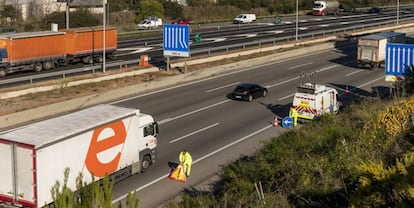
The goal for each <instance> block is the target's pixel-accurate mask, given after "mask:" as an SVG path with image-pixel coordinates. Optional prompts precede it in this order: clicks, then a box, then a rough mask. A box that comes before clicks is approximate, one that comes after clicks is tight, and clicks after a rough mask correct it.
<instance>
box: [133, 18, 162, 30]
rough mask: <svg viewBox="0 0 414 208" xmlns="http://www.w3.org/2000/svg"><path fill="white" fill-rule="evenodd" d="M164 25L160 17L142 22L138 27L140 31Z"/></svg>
mask: <svg viewBox="0 0 414 208" xmlns="http://www.w3.org/2000/svg"><path fill="white" fill-rule="evenodd" d="M161 25H162V19H161V18H158V17H148V18H146V19H144V20H142V21H141V22H140V23H139V24H138V25H137V27H138V29H139V30H144V29H155V28H158V27H159V26H161Z"/></svg>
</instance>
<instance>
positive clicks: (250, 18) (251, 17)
mask: <svg viewBox="0 0 414 208" xmlns="http://www.w3.org/2000/svg"><path fill="white" fill-rule="evenodd" d="M255 21H256V15H255V14H240V15H239V16H237V17H236V18H234V19H233V23H234V24H244V23H252V22H255Z"/></svg>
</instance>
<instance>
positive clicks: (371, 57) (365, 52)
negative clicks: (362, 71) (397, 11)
mask: <svg viewBox="0 0 414 208" xmlns="http://www.w3.org/2000/svg"><path fill="white" fill-rule="evenodd" d="M406 41H407V37H406V35H405V33H401V32H383V33H377V34H372V35H366V36H363V37H360V38H359V39H358V49H357V50H358V51H357V64H358V67H360V68H363V67H366V66H368V67H369V69H373V68H378V67H381V65H382V64H384V63H385V48H386V45H387V43H405V42H406Z"/></svg>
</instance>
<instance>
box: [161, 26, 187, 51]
mask: <svg viewBox="0 0 414 208" xmlns="http://www.w3.org/2000/svg"><path fill="white" fill-rule="evenodd" d="M164 56H180V57H190V26H189V25H172V24H166V25H164Z"/></svg>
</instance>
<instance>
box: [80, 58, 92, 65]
mask: <svg viewBox="0 0 414 208" xmlns="http://www.w3.org/2000/svg"><path fill="white" fill-rule="evenodd" d="M82 61H83V63H84V64H93V58H92V57H91V56H86V57H84V58H83V59H82Z"/></svg>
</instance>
